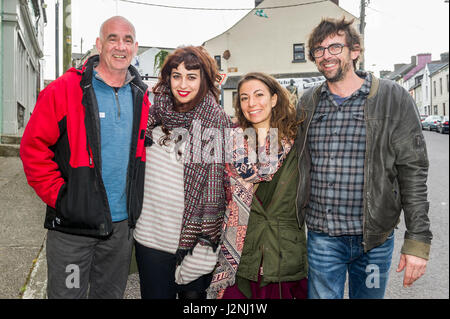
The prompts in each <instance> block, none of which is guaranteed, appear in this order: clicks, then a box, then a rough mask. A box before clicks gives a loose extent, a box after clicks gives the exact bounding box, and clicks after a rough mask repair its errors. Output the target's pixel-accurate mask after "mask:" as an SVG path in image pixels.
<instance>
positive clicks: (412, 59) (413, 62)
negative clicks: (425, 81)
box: [411, 55, 417, 65]
mask: <svg viewBox="0 0 450 319" xmlns="http://www.w3.org/2000/svg"><path fill="white" fill-rule="evenodd" d="M411 64H412V65H417V59H416V56H415V55H412V56H411Z"/></svg>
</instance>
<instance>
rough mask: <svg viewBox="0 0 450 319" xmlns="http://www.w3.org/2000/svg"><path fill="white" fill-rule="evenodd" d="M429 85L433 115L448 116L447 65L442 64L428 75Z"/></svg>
mask: <svg viewBox="0 0 450 319" xmlns="http://www.w3.org/2000/svg"><path fill="white" fill-rule="evenodd" d="M430 80H431V81H430V83H431V87H432V90H431V92H430V93H431V105H432V113H430V114H433V115H444V116H448V115H449V108H448V104H449V99H448V97H449V94H448V90H449V83H448V63H447V64H444V65H443V66H441V67H440V68H438V69H437V70H435V71H434V72H433V73H431V74H430Z"/></svg>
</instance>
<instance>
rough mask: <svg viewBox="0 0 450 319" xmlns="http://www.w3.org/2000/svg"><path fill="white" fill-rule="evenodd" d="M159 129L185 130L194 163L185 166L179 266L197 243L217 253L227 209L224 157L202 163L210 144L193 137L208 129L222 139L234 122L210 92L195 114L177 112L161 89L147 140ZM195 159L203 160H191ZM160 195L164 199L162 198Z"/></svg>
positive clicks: (155, 102) (152, 114)
mask: <svg viewBox="0 0 450 319" xmlns="http://www.w3.org/2000/svg"><path fill="white" fill-rule="evenodd" d="M194 123H197V124H198V123H200V124H201V126H199V125H197V126H196V125H195V124H194ZM158 125H162V126H163V127H165V128H167V129H168V130H175V129H178V128H183V129H185V130H187V132H188V133H189V135H188V137H187V142H188V143H187V144H188V145H187V146H186V149H187V151H185V152H186V153H188V154H187V155H189V156H190V157H188V158H190V159H191V160H187V161H185V162H184V213H183V222H182V228H181V235H180V241H179V245H178V250H177V253H176V255H177V263H178V264H180V263H181V261H182V260H183V258H184V256H186V254H187V253H188V252H190V253H192V251H193V249H194V247H195V245H196V244H197V243H198V242H201V243H202V244H203V245H210V246H211V247H213V249H214V251H215V250H216V248H217V246H218V243H219V240H220V227H221V224H222V221H223V214H224V211H225V207H226V199H225V190H224V183H226V180H225V178H226V175H225V161H224V158H223V154H222V159H221V160H220V161H219V162H218V163H217V162H214V163H210V162H205V161H203V159H202V156H203V154H202V150H203V149H204V148H205V147H206V146H207V144H208V142H210V143H211V141H204V140H202V139H201V138H200V139H195V138H190V137H193V136H194V135H197V136H199V134H201V135H200V137H203V136H204V135H203V133H204V132H205V130H206V129H209V128H215V129H218V130H219V131H220V132H221V135H222V137H223V136H224V131H225V128H227V127H231V126H232V122H231V120H230V118H229V117H228V115H226V113H225V112H224V111H223V109H222V108H221V107H220V106H218V104H217V103H216V101H215V99H214V96H213V95H212V93H211V92H208V94H207V95H206V96H205V97H204V98H203V99H202V101H201V102H200V103H199V104H198V105H196V106H195V107H194V108H193V109H192V110H190V111H188V112H185V113H180V112H176V111H175V110H174V105H173V98H172V96H171V94H170V91H169V88H167V87H162V89H160V91H159V92H158V93H156V94H155V99H154V105H153V106H152V107H151V108H150V114H149V120H148V128H147V136H149V137H150V138H151V133H152V129H153V128H154V127H156V126H158ZM194 126H196V127H194ZM185 138H186V136H184V137H183V141H184V140H185ZM223 140H224V139H223V138H222V139H221V141H219V142H221V143H223ZM155 142H156V141H155ZM195 143H196V144H195ZM199 144H201V145H199ZM222 146H223V144H222ZM223 149H224V148H223V147H222V150H223ZM222 153H223V152H222ZM196 158H197V159H202V160H201V161H193V160H192V159H196ZM161 195H162V196H163V194H161Z"/></svg>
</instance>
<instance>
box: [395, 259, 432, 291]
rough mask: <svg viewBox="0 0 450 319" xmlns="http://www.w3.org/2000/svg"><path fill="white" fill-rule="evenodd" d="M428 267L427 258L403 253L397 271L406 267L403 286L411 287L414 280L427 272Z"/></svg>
mask: <svg viewBox="0 0 450 319" xmlns="http://www.w3.org/2000/svg"><path fill="white" fill-rule="evenodd" d="M405 267H406V269H405ZM426 268H427V260H426V259H423V258H420V257H416V256H412V255H405V254H401V255H400V262H399V264H398V267H397V272H401V271H403V269H405V275H404V276H403V287H405V288H406V287H411V285H412V284H413V283H414V281H416V280H417V279H419V278H420V277H422V275H423V274H424V273H425V269H426Z"/></svg>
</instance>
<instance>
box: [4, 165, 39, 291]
mask: <svg viewBox="0 0 450 319" xmlns="http://www.w3.org/2000/svg"><path fill="white" fill-rule="evenodd" d="M44 215H45V204H44V203H43V202H42V201H41V200H40V199H39V197H38V196H37V195H36V194H35V192H34V191H33V189H32V188H31V187H30V186H28V184H27V181H26V179H25V174H24V173H23V167H22V162H21V160H20V159H19V158H18V157H0V269H1V272H0V299H2V298H7V299H11V298H21V297H22V295H23V294H24V292H26V291H24V288H25V287H26V285H27V284H28V282H29V278H30V275H31V274H32V273H31V272H32V270H33V268H34V266H35V265H36V264H38V261H39V258H38V257H39V255H40V253H41V251H42V248H43V243H44V239H45V236H46V234H47V231H46V230H45V229H44V227H43V224H44ZM39 263H40V264H42V260H40V261H39ZM43 264H45V262H43ZM38 265H39V264H38ZM43 270H45V271H44V274H45V278H39V277H38V276H37V274H36V273H35V274H34V278H35V281H36V284H39V281H41V285H42V284H43V283H42V281H45V280H46V269H43ZM41 275H42V274H41ZM37 290H39V289H37ZM29 292H31V291H29ZM43 297H45V296H44V295H42V288H41V289H40V290H39V292H36V297H35V298H43Z"/></svg>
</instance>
